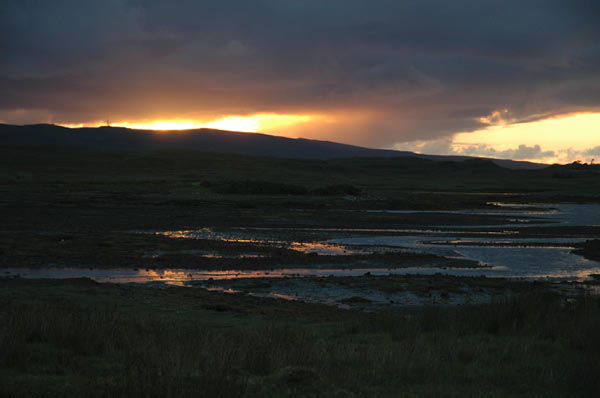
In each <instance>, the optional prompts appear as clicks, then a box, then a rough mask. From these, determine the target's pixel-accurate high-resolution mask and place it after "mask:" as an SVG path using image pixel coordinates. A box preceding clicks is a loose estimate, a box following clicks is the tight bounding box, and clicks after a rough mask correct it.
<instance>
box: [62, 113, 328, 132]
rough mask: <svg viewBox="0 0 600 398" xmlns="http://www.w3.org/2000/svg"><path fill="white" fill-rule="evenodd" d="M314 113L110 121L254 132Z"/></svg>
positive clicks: (149, 127)
mask: <svg viewBox="0 0 600 398" xmlns="http://www.w3.org/2000/svg"><path fill="white" fill-rule="evenodd" d="M315 118H317V116H314V115H285V114H276V113H258V114H254V115H250V116H235V115H229V116H225V117H221V118H218V119H213V120H209V121H198V120H191V119H161V120H142V121H118V122H111V123H110V125H111V126H113V127H127V128H132V129H140V130H160V131H169V130H192V129H199V128H210V129H217V130H228V131H240V132H245V133H255V132H258V131H264V130H273V129H277V128H280V127H285V126H289V125H292V124H297V123H303V122H308V121H310V120H314V119H315ZM106 124H107V122H95V123H91V124H62V125H63V126H65V127H74V128H75V127H86V126H87V127H98V126H103V125H106Z"/></svg>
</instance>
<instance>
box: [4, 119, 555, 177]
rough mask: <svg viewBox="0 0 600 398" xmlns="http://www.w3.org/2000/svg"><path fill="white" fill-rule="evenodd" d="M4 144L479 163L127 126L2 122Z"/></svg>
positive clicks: (516, 164) (521, 165) (520, 164)
mask: <svg viewBox="0 0 600 398" xmlns="http://www.w3.org/2000/svg"><path fill="white" fill-rule="evenodd" d="M0 145H16V146H23V145H27V146H56V147H75V148H91V149H102V150H118V151H129V150H131V151H139V150H141V151H149V150H159V149H189V150H198V151H206V152H225V153H237V154H243V155H255V156H275V157H288V158H308V159H334V158H350V157H382V156H383V157H396V156H410V157H417V158H423V159H430V160H437V161H463V160H468V159H481V158H476V157H470V156H442V155H423V154H417V153H414V152H407V151H393V150H384V149H372V148H364V147H359V146H354V145H347V144H340V143H336V142H330V141H318V140H308V139H304V138H295V139H294V138H285V137H277V136H272V135H267V134H257V133H240V132H234V131H223V130H213V129H195V130H184V131H178V130H175V131H168V132H167V131H153V130H134V129H128V128H124V127H108V126H106V127H95V128H89V127H84V128H73V129H72V128H67V127H62V126H56V125H52V124H35V125H26V126H15V125H8V124H0ZM489 160H492V161H493V162H494V163H496V164H497V165H499V166H502V167H506V168H509V169H540V168H544V167H547V165H544V164H540V163H532V162H524V161H514V160H507V159H489Z"/></svg>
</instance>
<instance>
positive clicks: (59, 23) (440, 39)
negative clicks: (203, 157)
mask: <svg viewBox="0 0 600 398" xmlns="http://www.w3.org/2000/svg"><path fill="white" fill-rule="evenodd" d="M598 20H600V3H599V2H598V1H597V0H589V1H588V0H572V1H568V2H567V1H558V0H556V1H553V0H537V1H536V0H531V1H516V0H504V1H480V0H457V1H453V2H448V1H446V0H423V1H396V0H381V1H377V2H372V1H362V0H361V1H359V0H331V1H322V0H303V1H295V2H286V1H279V0H256V1H252V2H249V1H246V0H229V1H226V0H223V1H219V2H198V1H191V0H188V1H184V0H182V1H177V2H172V1H166V0H148V1H142V0H137V1H136V0H132V1H126V0H104V1H97V2H96V1H93V2H88V1H75V0H72V1H69V0H55V1H34V0H18V1H17V0H13V1H11V0H8V1H6V0H5V1H3V2H2V3H1V4H0V52H1V53H2V54H3V60H2V62H0V93H2V95H0V120H5V121H7V122H16V123H27V122H39V121H55V122H62V123H85V122H90V121H96V120H104V119H106V118H107V117H110V118H111V119H112V120H135V119H153V118H154V119H167V118H172V117H179V118H188V119H189V118H194V117H197V118H218V117H220V116H223V115H228V114H232V115H244V114H254V113H284V114H319V115H325V116H327V117H328V119H327V120H328V121H327V122H322V121H321V122H319V121H318V120H317V121H315V123H303V124H302V125H299V126H298V127H296V129H295V130H289V131H287V134H295V135H302V136H307V137H312V138H321V139H330V140H336V141H342V142H350V143H354V144H360V145H368V146H372V147H390V146H392V145H394V144H395V143H398V142H406V141H412V140H430V139H439V138H441V137H449V136H450V135H451V134H452V133H455V132H457V131H471V130H475V129H481V128H482V127H485V126H486V125H487V124H488V123H493V122H495V121H496V119H494V118H495V117H496V116H494V115H498V113H497V112H498V111H499V110H503V111H502V118H503V120H505V121H506V120H508V121H510V122H515V121H526V120H536V119H539V118H542V117H547V116H549V115H556V114H561V113H566V112H575V111H598V110H600V70H599V65H600V24H599V23H598ZM504 110H505V111H504ZM478 150H479V151H481V148H480V149H478ZM533 150H534V151H535V150H537V149H536V148H533ZM528 151H531V148H529V147H525V148H517V149H515V152H514V154H513V155H515V157H518V156H524V155H525V154H526V153H527V154H529V152H528ZM539 151H540V152H543V151H542V150H541V149H539ZM474 152H476V151H474ZM490 156H491V155H490Z"/></svg>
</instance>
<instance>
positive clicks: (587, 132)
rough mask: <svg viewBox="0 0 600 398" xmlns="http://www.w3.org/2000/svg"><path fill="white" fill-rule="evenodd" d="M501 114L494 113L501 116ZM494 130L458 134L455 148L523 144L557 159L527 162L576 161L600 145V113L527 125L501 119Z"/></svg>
mask: <svg viewBox="0 0 600 398" xmlns="http://www.w3.org/2000/svg"><path fill="white" fill-rule="evenodd" d="M500 114H501V112H498V113H497V114H492V116H493V117H497V116H499V115H500ZM486 120H488V121H490V127H487V128H485V129H482V130H477V131H473V132H464V133H458V134H455V135H454V137H453V139H452V145H453V147H455V148H460V147H468V146H472V145H481V144H484V145H488V146H490V147H493V148H495V149H497V150H499V151H502V150H506V149H509V148H515V147H518V146H519V145H527V146H534V145H539V146H540V147H541V148H542V150H544V151H554V152H555V154H556V156H554V157H548V158H545V159H535V158H534V159H527V160H532V161H543V162H546V163H554V162H559V163H565V162H570V161H573V159H572V156H573V153H574V152H576V151H584V150H587V149H590V148H593V147H596V146H598V145H599V144H600V141H599V138H600V113H574V114H568V115H561V116H557V117H551V118H548V119H542V120H537V121H534V122H526V123H512V124H511V123H505V122H503V121H502V120H499V121H498V122H497V123H494V124H492V122H491V120H490V119H486Z"/></svg>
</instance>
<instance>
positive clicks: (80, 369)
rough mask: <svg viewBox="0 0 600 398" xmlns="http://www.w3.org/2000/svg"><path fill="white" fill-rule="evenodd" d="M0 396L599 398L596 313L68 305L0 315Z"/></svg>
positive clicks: (553, 301) (519, 304)
mask: <svg viewBox="0 0 600 398" xmlns="http://www.w3.org/2000/svg"><path fill="white" fill-rule="evenodd" d="M0 325H1V326H0V367H1V369H0V395H1V396H11V395H12V396H90V397H95V396H111V397H113V396H144V397H152V396H156V397H181V396H203V397H228V396H232V397H237V396H325V397H330V396H340V397H342V396H402V395H411V396H412V395H414V396H422V395H445V396H465V395H467V396H509V395H510V396H515V395H522V396H540V397H541V396H568V395H572V396H597V394H598V393H599V392H600V382H599V380H600V363H599V361H598V360H599V358H600V301H599V300H598V298H596V297H585V296H582V297H580V298H578V299H576V300H570V301H568V300H566V299H564V298H560V297H557V296H554V295H545V294H544V295H540V294H532V295H527V296H522V297H519V298H516V299H513V300H511V301H508V302H505V303H495V304H489V305H482V306H469V307H457V308H439V307H426V308H423V309H422V310H420V311H418V312H417V313H415V314H414V315H411V316H405V315H404V316H403V315H394V314H384V313H381V314H356V317H354V318H351V319H349V320H347V321H345V322H340V323H332V324H331V325H326V326H323V325H314V324H310V323H302V322H300V321H297V322H296V321H295V322H278V321H272V322H256V323H252V324H250V325H248V326H242V325H240V326H234V327H220V326H218V325H217V326H215V325H214V324H211V325H209V324H205V323H203V322H201V321H193V322H192V321H190V320H186V319H180V320H178V319H177V318H172V317H160V316H154V315H152V314H138V315H128V314H127V313H125V312H122V311H121V310H120V309H119V308H118V307H104V308H101V309H97V310H95V311H87V310H83V309H77V308H73V307H71V306H69V305H68V304H64V303H63V304H61V305H47V304H29V305H19V304H16V303H11V304H7V305H6V306H4V307H3V308H0Z"/></svg>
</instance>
